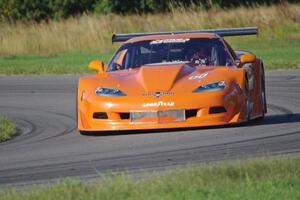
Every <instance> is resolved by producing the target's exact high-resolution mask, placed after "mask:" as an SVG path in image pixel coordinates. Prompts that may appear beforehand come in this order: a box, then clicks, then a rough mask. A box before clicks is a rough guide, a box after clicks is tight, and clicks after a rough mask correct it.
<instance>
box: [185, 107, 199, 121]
mask: <svg viewBox="0 0 300 200" xmlns="http://www.w3.org/2000/svg"><path fill="white" fill-rule="evenodd" d="M197 112H198V109H192V110H185V118H186V119H188V118H190V117H196V116H197Z"/></svg>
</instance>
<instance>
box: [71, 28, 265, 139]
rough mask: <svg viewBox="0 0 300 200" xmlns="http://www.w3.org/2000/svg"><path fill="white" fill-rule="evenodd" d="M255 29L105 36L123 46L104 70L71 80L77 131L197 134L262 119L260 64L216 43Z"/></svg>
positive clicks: (95, 66) (97, 65) (98, 64)
mask: <svg viewBox="0 0 300 200" xmlns="http://www.w3.org/2000/svg"><path fill="white" fill-rule="evenodd" d="M251 34H257V28H234V29H215V30H200V31H189V32H162V33H142V34H118V35H113V42H118V41H121V42H124V43H123V44H122V45H121V47H120V48H119V49H118V50H117V52H116V53H115V55H114V56H113V57H112V59H111V60H110V62H109V63H108V65H107V66H104V64H103V62H102V61H92V62H91V63H90V64H89V68H90V69H91V70H96V71H97V74H96V75H91V76H85V77H82V78H80V79H79V82H78V95H77V110H78V112H77V117H78V129H79V131H80V132H81V133H86V132H89V131H108V130H133V129H134V130H138V129H163V128H179V127H198V126H211V125H224V124H233V123H240V122H247V121H249V120H251V119H254V118H263V117H264V116H265V113H266V112H267V106H266V97H265V96H266V95H265V76H264V66H263V63H262V60H260V59H258V58H256V56H255V55H253V54H250V53H249V52H246V51H234V50H233V49H232V48H231V47H230V46H229V44H228V43H227V42H226V41H225V40H224V39H223V37H224V36H236V35H251Z"/></svg>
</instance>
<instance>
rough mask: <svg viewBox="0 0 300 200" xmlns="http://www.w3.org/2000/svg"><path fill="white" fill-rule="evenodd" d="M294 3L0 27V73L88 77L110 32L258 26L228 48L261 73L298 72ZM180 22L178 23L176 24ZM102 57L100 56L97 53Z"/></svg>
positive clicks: (299, 38)
mask: <svg viewBox="0 0 300 200" xmlns="http://www.w3.org/2000/svg"><path fill="white" fill-rule="evenodd" d="M299 13H300V4H282V5H272V6H260V7H240V8H234V9H229V10H223V9H211V10H209V11H204V10H201V9H197V8H191V9H184V8H183V9H176V10H173V11H172V12H169V13H157V14H145V15H128V16H121V15H99V16H97V15H83V16H80V17H74V18H69V19H67V20H57V21H51V20H50V21H48V22H42V23H36V22H26V23H24V22H16V23H14V24H9V23H0V26H1V31H0V74H2V75H27V74H81V73H88V70H87V67H86V66H87V65H88V63H89V61H90V60H93V59H101V60H103V61H105V62H106V63H107V61H108V59H109V57H111V55H112V53H113V52H114V50H115V49H116V48H117V47H118V45H120V44H114V45H112V44H111V36H112V34H114V33H130V32H155V31H158V32H159V31H172V30H173V31H176V30H195V29H207V28H224V27H245V26H258V27H259V30H260V34H259V36H258V37H255V36H242V37H236V38H228V40H229V41H230V43H231V44H232V46H233V47H234V48H237V49H244V50H250V51H252V52H253V53H255V54H257V55H258V56H259V57H261V58H262V59H263V61H264V62H265V66H266V68H267V69H299V68H300V57H299V56H298V55H299V51H300V48H299V47H300V34H299V32H300V23H299V22H300V14H299ZM178 19H180V20H178ZM100 52H104V53H100Z"/></svg>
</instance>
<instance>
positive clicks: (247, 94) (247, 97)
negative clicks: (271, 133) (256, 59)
mask: <svg viewBox="0 0 300 200" xmlns="http://www.w3.org/2000/svg"><path fill="white" fill-rule="evenodd" d="M244 89H245V111H246V112H245V118H246V120H247V121H250V119H251V101H250V92H249V84H248V80H247V79H245V88H244Z"/></svg>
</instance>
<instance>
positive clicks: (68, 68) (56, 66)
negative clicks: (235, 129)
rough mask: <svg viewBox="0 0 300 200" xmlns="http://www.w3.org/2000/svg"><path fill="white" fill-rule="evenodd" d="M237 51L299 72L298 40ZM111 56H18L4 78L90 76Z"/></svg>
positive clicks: (5, 65) (252, 44)
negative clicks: (90, 67)
mask: <svg viewBox="0 0 300 200" xmlns="http://www.w3.org/2000/svg"><path fill="white" fill-rule="evenodd" d="M228 40H229V41H230V43H231V45H232V46H233V47H234V48H235V49H242V50H249V51H251V52H253V53H254V54H256V55H257V56H258V57H260V58H262V59H263V61H264V65H265V68H266V69H300V57H299V56H298V54H299V50H300V48H299V47H300V39H299V40H264V41H262V40H261V39H259V38H256V37H253V36H248V37H247V38H246V39H242V40H238V39H237V38H229V39H228ZM112 54H113V51H110V52H108V53H97V52H70V53H56V54H50V55H17V56H5V57H0V74H2V75H33V74H36V75H40V74H83V73H91V72H90V71H89V70H88V68H87V65H88V63H89V62H90V61H91V60H94V59H101V60H103V61H104V62H105V63H107V62H108V60H109V58H110V57H111V56H112Z"/></svg>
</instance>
